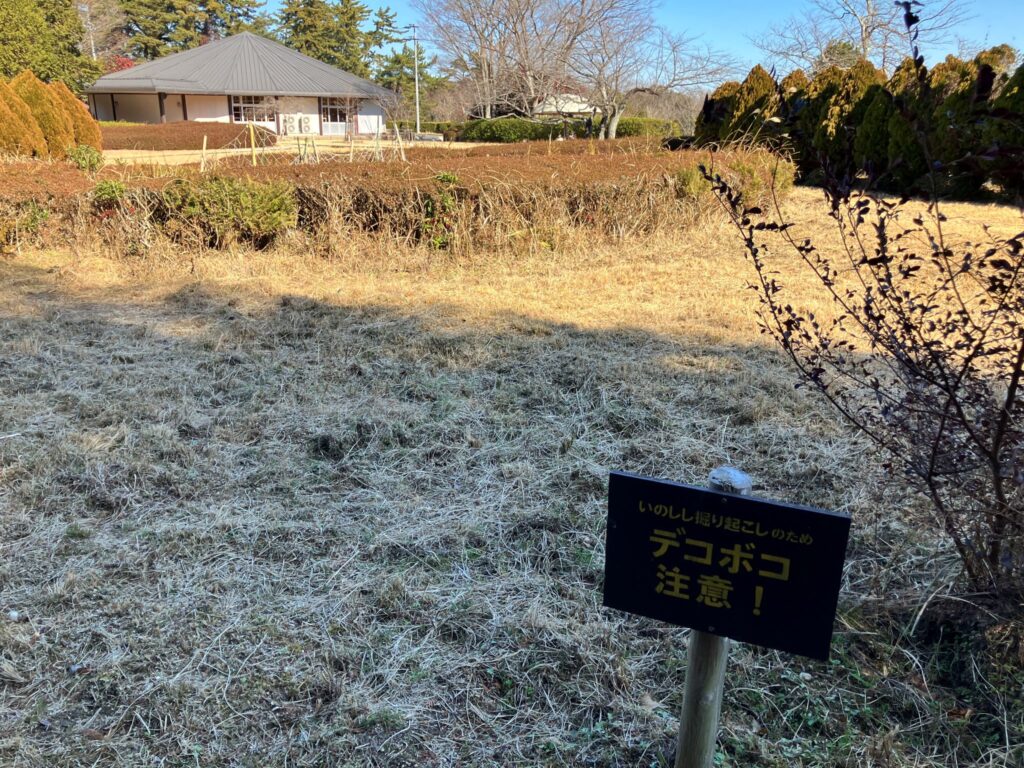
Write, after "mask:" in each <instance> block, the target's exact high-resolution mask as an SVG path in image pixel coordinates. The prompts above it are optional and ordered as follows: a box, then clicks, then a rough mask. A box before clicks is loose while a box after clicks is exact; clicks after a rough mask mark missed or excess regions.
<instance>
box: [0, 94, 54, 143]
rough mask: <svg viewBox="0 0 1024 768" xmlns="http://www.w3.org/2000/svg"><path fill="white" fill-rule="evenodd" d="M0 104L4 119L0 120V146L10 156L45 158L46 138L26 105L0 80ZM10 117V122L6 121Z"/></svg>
mask: <svg viewBox="0 0 1024 768" xmlns="http://www.w3.org/2000/svg"><path fill="white" fill-rule="evenodd" d="M0 104H3V109H4V119H2V120H0V135H2V138H0V146H2V147H3V151H4V152H7V153H10V154H12V155H19V156H25V157H46V156H47V155H48V154H49V152H48V151H47V149H46V138H45V137H44V136H43V132H42V131H41V130H40V129H39V123H37V122H36V119H35V117H33V115H32V110H31V109H29V107H28V104H26V103H25V101H24V100H23V99H22V98H21V97H20V96H19V95H18V94H16V93H15V92H14V91H13V90H12V89H11V87H10V86H9V85H7V83H5V82H4V81H3V80H0ZM7 116H10V118H11V119H10V120H8V119H7Z"/></svg>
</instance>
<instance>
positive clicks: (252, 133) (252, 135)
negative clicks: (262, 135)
mask: <svg viewBox="0 0 1024 768" xmlns="http://www.w3.org/2000/svg"><path fill="white" fill-rule="evenodd" d="M249 148H250V151H251V152H252V164H253V166H254V167H255V165H256V126H255V125H254V124H253V123H249Z"/></svg>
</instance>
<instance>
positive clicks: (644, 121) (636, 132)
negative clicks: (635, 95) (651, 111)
mask: <svg viewBox="0 0 1024 768" xmlns="http://www.w3.org/2000/svg"><path fill="white" fill-rule="evenodd" d="M682 132H683V128H682V126H681V125H679V123H677V122H675V121H674V120H661V119H659V118H657V117H623V118H620V119H619V125H618V127H617V128H616V131H615V137H616V138H618V139H628V138H631V137H633V136H645V137H653V138H657V139H667V138H668V137H669V136H678V135H679V134H681V133H682Z"/></svg>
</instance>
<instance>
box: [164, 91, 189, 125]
mask: <svg viewBox="0 0 1024 768" xmlns="http://www.w3.org/2000/svg"><path fill="white" fill-rule="evenodd" d="M164 115H166V116H167V122H168V123H180V122H181V121H182V120H184V119H185V113H184V111H183V110H182V108H181V94H175V93H168V94H167V96H166V97H165V98H164Z"/></svg>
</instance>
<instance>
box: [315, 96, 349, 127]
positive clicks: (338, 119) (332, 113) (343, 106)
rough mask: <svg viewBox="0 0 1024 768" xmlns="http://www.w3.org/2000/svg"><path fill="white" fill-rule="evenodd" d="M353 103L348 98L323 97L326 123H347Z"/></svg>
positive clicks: (322, 108) (322, 106) (322, 105)
mask: <svg viewBox="0 0 1024 768" xmlns="http://www.w3.org/2000/svg"><path fill="white" fill-rule="evenodd" d="M350 107H351V105H350V103H349V101H348V100H347V99H338V98H334V97H328V98H325V99H321V107H320V108H321V110H322V111H323V118H324V122H325V123H347V122H348V113H349V109H350Z"/></svg>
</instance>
